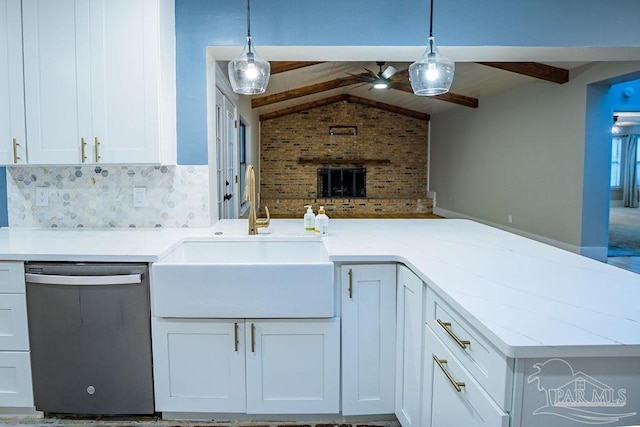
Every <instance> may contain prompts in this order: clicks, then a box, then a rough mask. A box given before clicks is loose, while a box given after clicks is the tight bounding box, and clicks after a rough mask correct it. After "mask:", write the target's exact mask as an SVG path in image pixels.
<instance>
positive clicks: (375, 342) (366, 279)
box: [340, 264, 396, 415]
mask: <svg viewBox="0 0 640 427" xmlns="http://www.w3.org/2000/svg"><path fill="white" fill-rule="evenodd" d="M340 276H341V283H342V289H341V295H342V296H341V300H342V413H343V414H344V415H366V414H392V413H393V412H394V406H395V405H394V388H395V357H396V354H395V346H396V266H395V264H384V265H344V266H342V267H341V272H340Z"/></svg>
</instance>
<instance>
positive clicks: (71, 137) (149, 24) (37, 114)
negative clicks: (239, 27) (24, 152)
mask: <svg viewBox="0 0 640 427" xmlns="http://www.w3.org/2000/svg"><path fill="white" fill-rule="evenodd" d="M22 3H23V42H24V75H25V82H24V85H25V102H26V123H27V144H28V156H29V159H28V162H29V163H30V164H82V163H111V164H113V163H115V164H159V163H165V164H167V163H169V164H171V163H175V156H176V155H175V149H176V147H175V28H174V26H175V22H174V13H175V11H174V2H173V0H58V1H55V2H52V1H48V0H23V2H22Z"/></svg>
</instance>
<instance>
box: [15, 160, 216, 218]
mask: <svg viewBox="0 0 640 427" xmlns="http://www.w3.org/2000/svg"><path fill="white" fill-rule="evenodd" d="M38 187H45V188H46V189H48V198H49V200H48V206H37V203H36V189H37V188H38ZM135 187H144V188H146V206H145V207H134V203H133V201H134V200H133V189H134V188H135ZM7 205H8V206H7V207H8V213H9V227H66V228H73V227H145V228H149V227H208V226H209V225H210V219H209V217H210V216H209V168H208V166H206V165H205V166H111V165H109V166H95V165H94V166H61V167H8V168H7Z"/></svg>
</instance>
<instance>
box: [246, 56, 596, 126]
mask: <svg viewBox="0 0 640 427" xmlns="http://www.w3.org/2000/svg"><path fill="white" fill-rule="evenodd" d="M584 64H585V62H555V63H537V62H457V63H456V71H455V76H454V80H453V85H452V87H451V91H450V92H449V93H447V94H444V95H440V96H434V97H422V96H416V95H414V94H413V91H412V90H411V85H410V83H409V79H408V72H407V69H408V67H409V65H410V63H409V62H386V63H385V64H384V66H383V67H387V66H389V65H392V66H393V67H395V68H396V69H397V70H399V71H398V72H397V73H396V75H394V77H393V81H394V82H396V83H394V84H393V85H392V88H389V89H381V90H379V89H373V88H372V85H371V84H363V83H362V82H361V80H362V79H361V78H360V77H361V76H363V75H369V72H368V71H367V69H368V70H371V71H374V72H376V73H377V72H378V71H379V66H378V65H377V64H376V62H299V61H271V78H270V80H269V86H268V89H267V92H266V93H264V94H262V95H255V96H252V98H251V106H252V108H254V109H256V111H257V112H258V113H259V115H260V120H269V119H273V118H277V117H281V116H283V115H287V114H292V113H295V112H299V111H305V110H308V109H311V108H315V107H319V106H322V105H327V104H331V103H335V102H354V103H359V104H365V105H369V106H372V107H375V108H380V109H384V110H389V111H392V112H395V113H399V114H404V115H408V116H411V117H415V118H419V119H423V120H429V117H430V115H431V114H433V113H437V112H441V111H445V110H447V109H451V108H482V98H483V97H486V96H489V95H491V94H494V93H498V92H502V91H506V90H509V89H512V88H515V87H517V86H521V85H524V84H528V83H531V82H534V81H538V82H542V83H543V84H552V85H560V84H563V83H566V82H567V81H568V80H569V70H570V69H573V68H576V67H579V66H581V65H584Z"/></svg>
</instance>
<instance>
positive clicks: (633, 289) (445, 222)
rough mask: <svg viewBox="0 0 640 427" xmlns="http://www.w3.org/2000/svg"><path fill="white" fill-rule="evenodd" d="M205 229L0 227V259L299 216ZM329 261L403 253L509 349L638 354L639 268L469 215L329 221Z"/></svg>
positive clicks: (229, 231) (160, 252)
mask: <svg viewBox="0 0 640 427" xmlns="http://www.w3.org/2000/svg"><path fill="white" fill-rule="evenodd" d="M271 224H272V225H271V227H270V231H271V234H264V235H259V236H246V227H247V223H246V220H223V221H220V222H219V223H218V224H216V225H215V226H213V227H211V228H206V229H165V228H158V229H16V228H4V229H0V260H21V261H22V260H24V261H32V260H33V261H36V260H37V261H126V262H134V261H142V262H153V261H157V260H158V259H160V258H161V257H162V256H164V255H165V254H166V253H168V252H169V251H170V250H171V248H172V247H173V245H174V244H175V243H177V242H179V241H180V240H182V239H185V238H212V239H228V238H242V239H245V238H246V239H281V238H300V237H302V236H303V234H302V232H301V229H302V219H300V220H272V222H271ZM322 240H323V242H324V243H325V245H326V248H327V251H328V253H329V255H330V257H331V260H332V261H334V262H385V261H386V262H389V261H393V262H402V263H405V264H406V265H407V266H408V267H410V268H411V269H412V270H413V271H414V272H415V273H416V274H417V275H418V276H420V277H421V278H422V280H424V281H425V282H426V283H427V284H428V285H429V286H431V287H432V289H434V290H435V291H436V292H437V293H438V294H439V295H440V296H441V297H442V298H443V299H445V300H446V301H447V302H448V303H449V304H451V305H452V306H453V307H454V308H455V309H456V310H458V311H459V312H460V313H461V314H463V315H464V317H465V318H466V319H467V321H469V322H470V323H471V324H472V325H473V326H474V327H475V328H476V329H478V330H479V331H480V332H481V333H482V334H484V335H485V336H486V337H487V338H488V339H489V340H490V341H491V342H493V343H494V345H496V347H497V348H498V349H499V350H500V351H502V352H503V353H504V354H505V355H507V356H509V357H583V356H636V357H637V356H640V275H638V274H635V273H631V272H629V271H626V270H622V269H619V268H616V267H613V266H610V265H607V264H604V263H601V262H598V261H594V260H591V259H589V258H585V257H582V256H579V255H576V254H572V253H570V252H566V251H564V250H561V249H557V248H554V247H551V246H548V245H545V244H542V243H538V242H535V241H533V240H530V239H526V238H523V237H520V236H517V235H514V234H511V233H507V232H504V231H501V230H498V229H495V228H492V227H488V226H485V225H482V224H478V223H475V222H472V221H467V220H456V219H437V220H431V219H429V220H412V219H407V220H403V219H394V220H377V219H357V220H355V219H354V220H331V225H330V235H329V236H328V237H323V238H322Z"/></svg>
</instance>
